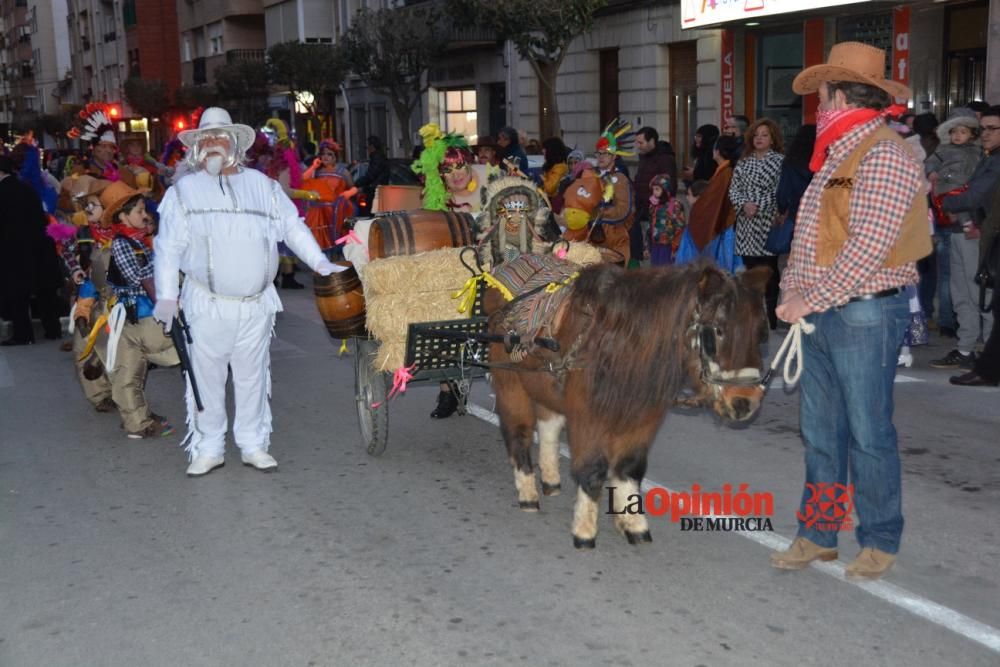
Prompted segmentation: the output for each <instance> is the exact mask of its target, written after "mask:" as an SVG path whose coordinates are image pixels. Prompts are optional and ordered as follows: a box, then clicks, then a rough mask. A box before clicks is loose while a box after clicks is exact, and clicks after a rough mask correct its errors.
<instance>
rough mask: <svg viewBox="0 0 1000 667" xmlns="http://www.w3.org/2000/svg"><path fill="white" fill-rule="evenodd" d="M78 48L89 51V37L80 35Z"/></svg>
mask: <svg viewBox="0 0 1000 667" xmlns="http://www.w3.org/2000/svg"><path fill="white" fill-rule="evenodd" d="M80 50H81V51H90V39H89V38H87V37H81V38H80Z"/></svg>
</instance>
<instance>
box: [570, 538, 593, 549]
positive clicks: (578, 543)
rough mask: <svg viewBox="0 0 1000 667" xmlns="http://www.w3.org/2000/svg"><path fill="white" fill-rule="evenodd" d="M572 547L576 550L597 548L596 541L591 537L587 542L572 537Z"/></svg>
mask: <svg viewBox="0 0 1000 667" xmlns="http://www.w3.org/2000/svg"><path fill="white" fill-rule="evenodd" d="M573 546H574V547H576V548H577V549H593V548H594V547H596V546H597V540H596V539H595V538H593V537H591V538H590V539H589V540H585V539H582V538H579V537H577V536H576V535H574V536H573Z"/></svg>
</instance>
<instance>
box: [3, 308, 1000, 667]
mask: <svg viewBox="0 0 1000 667" xmlns="http://www.w3.org/2000/svg"><path fill="white" fill-rule="evenodd" d="M282 297H283V298H284V299H285V303H286V312H285V313H284V314H283V315H282V316H281V317H280V320H279V324H278V329H277V333H278V338H277V339H276V340H275V341H274V346H273V355H272V359H273V381H274V384H273V386H274V398H273V408H274V426H275V433H274V436H273V445H272V449H271V451H272V453H273V454H274V455H275V457H276V458H277V459H278V461H279V463H280V468H279V470H278V471H277V472H275V473H273V474H261V473H259V472H256V471H254V470H252V469H250V468H246V467H243V466H241V465H239V457H238V453H237V452H236V451H235V449H232V448H231V449H229V450H228V459H227V461H228V463H227V465H226V466H225V467H224V468H222V469H221V470H218V471H216V472H213V473H212V474H210V475H208V476H207V477H204V478H200V479H188V478H186V477H185V476H184V469H185V466H186V459H185V455H184V453H183V451H182V450H181V449H180V448H179V447H178V444H179V442H180V437H179V436H178V435H175V436H172V437H169V438H165V439H160V440H156V441H133V440H128V439H126V438H125V436H124V433H123V432H122V431H121V430H119V426H118V418H117V415H113V414H111V415H100V414H96V413H94V412H93V411H92V410H90V408H89V406H88V405H87V404H86V402H85V401H84V399H83V398H82V395H81V394H80V391H79V388H78V387H77V385H76V384H75V381H74V379H73V376H72V371H71V361H70V355H69V354H68V353H63V352H59V351H58V349H57V347H56V345H55V344H53V343H47V344H38V345H35V346H32V347H27V348H4V349H3V351H2V352H0V666H2V667H39V666H44V667H59V666H73V667H77V666H89V665H95V666H96V665H100V666H107V667H113V666H119V665H121V666H134V665H142V666H143V667H156V666H159V665H164V666H166V665H171V666H175V665H189V666H196V665H262V666H271V665H281V666H284V665H289V666H292V665H302V666H305V665H336V666H340V665H349V666H354V665H386V666H396V665H419V666H439V665H517V664H531V665H572V666H576V665H669V666H673V665H687V666H695V665H835V664H862V665H907V666H911V665H935V666H936V665H997V664H1000V630H998V628H1000V604H998V601H1000V572H998V568H997V563H998V561H1000V540H998V534H997V533H998V527H1000V522H998V520H997V518H996V508H997V506H998V500H1000V466H998V463H1000V449H998V437H997V434H998V431H1000V429H998V426H1000V417H998V405H1000V401H998V399H1000V390H997V389H970V388H956V387H951V386H950V385H948V384H947V377H948V372H946V371H935V370H932V369H929V368H927V367H926V361H927V360H928V359H929V358H932V357H934V356H939V355H940V354H941V353H943V352H945V351H947V348H946V347H944V345H945V343H944V342H942V341H935V344H934V345H932V346H928V347H926V348H921V349H918V350H917V351H916V354H917V364H916V366H917V367H915V368H912V369H907V370H904V371H902V373H901V375H902V376H903V377H902V378H901V381H899V382H898V383H897V385H896V389H897V412H896V414H897V418H896V423H897V426H898V428H899V431H900V448H901V450H902V455H903V465H904V482H903V484H904V487H903V488H904V510H905V514H906V520H907V524H906V531H905V534H904V543H903V547H902V550H901V552H900V555H899V560H898V562H897V565H896V567H895V569H894V570H893V571H892V572H891V573H890V574H889V576H888V577H886V579H885V580H884V582H882V583H879V584H875V585H863V586H859V585H855V584H852V583H849V582H847V581H845V580H844V579H843V576H842V570H843V564H844V563H846V562H849V561H850V560H851V559H852V558H853V557H854V555H855V553H856V551H857V547H856V543H855V540H854V537H853V535H852V534H850V533H846V534H843V535H842V537H841V561H840V563H839V564H836V563H834V564H831V565H826V566H823V567H813V568H809V569H807V570H805V571H801V572H781V571H777V570H773V569H772V568H771V567H770V566H769V565H768V550H769V549H768V546H767V545H769V544H781V543H782V542H783V540H785V539H788V538H790V537H792V536H793V535H794V527H795V519H794V514H795V506H796V504H797V500H798V496H799V494H800V492H801V483H802V475H803V470H802V468H803V464H802V447H801V442H800V439H799V436H798V419H797V400H798V399H797V395H796V394H795V393H786V392H784V391H782V388H781V384H780V382H779V383H777V384H775V385H774V386H773V387H772V390H771V392H770V393H769V395H768V398H767V400H766V402H765V405H764V408H763V411H762V413H761V415H760V417H759V419H758V420H757V421H756V422H755V423H754V424H752V425H751V426H750V427H749V428H746V429H741V430H733V429H729V428H727V427H725V426H722V425H720V424H719V423H718V422H717V421H716V420H714V419H713V418H712V417H711V416H709V415H707V414H701V413H697V414H684V413H674V414H671V415H670V416H669V417H668V419H667V421H666V423H665V424H664V426H663V429H662V430H661V432H660V435H659V437H658V439H657V442H656V445H655V447H654V448H653V452H652V458H651V461H650V466H649V473H648V474H649V478H650V483H651V484H656V485H663V486H666V487H668V488H670V489H678V490H683V489H688V488H690V487H691V485H692V484H694V483H697V484H699V485H701V487H703V488H706V489H720V488H721V487H722V485H723V484H725V483H730V484H733V485H734V486H736V485H738V484H741V483H747V484H748V485H749V487H750V489H752V490H755V491H770V492H772V493H773V494H774V498H775V513H774V517H773V519H772V523H773V527H774V532H773V533H753V534H751V535H748V536H747V535H741V534H736V533H717V532H715V533H710V532H685V531H682V530H681V529H680V527H679V525H678V524H675V523H672V522H671V521H670V520H669V518H666V517H655V518H651V519H650V523H651V528H652V533H653V539H654V541H653V543H652V544H647V545H642V546H630V545H628V544H627V543H626V542H625V540H624V539H622V538H621V537H619V536H618V535H617V533H616V532H615V531H614V529H613V526H612V522H611V517H609V516H606V515H605V516H602V517H601V520H600V523H601V526H600V529H601V532H600V535H599V536H598V543H597V548H596V549H595V550H594V551H587V552H580V551H576V550H574V549H573V547H572V541H571V538H570V533H569V525H570V518H571V512H572V501H573V496H574V489H573V488H572V483H571V482H570V481H569V480H568V475H567V461H566V459H563V460H562V463H563V475H564V492H563V493H562V495H559V496H555V497H550V498H543V499H542V510H541V512H539V513H537V514H531V513H525V512H521V511H519V510H518V509H517V499H516V495H515V491H514V485H513V479H512V475H511V472H510V468H509V465H508V463H507V461H506V456H505V454H504V451H503V446H502V444H501V439H500V435H499V432H498V430H497V429H496V427H495V426H493V425H492V424H491V423H489V421H488V419H489V417H490V415H489V414H488V413H489V409H490V408H491V396H490V393H489V387H488V386H487V385H485V384H484V383H483V382H481V381H480V382H479V383H478V384H477V386H476V388H475V393H474V401H475V403H476V404H477V405H478V406H480V407H481V409H478V410H476V413H477V414H478V415H479V416H478V417H477V416H475V415H467V416H464V417H453V418H451V419H448V420H445V421H443V422H437V421H434V420H431V419H429V418H428V417H427V414H428V413H429V411H430V410H431V408H432V407H433V402H434V398H435V393H436V388H434V387H429V386H418V385H411V388H410V389H409V391H407V392H406V394H405V395H403V396H402V397H400V398H398V399H394V400H393V402H392V404H391V408H390V442H389V447H388V449H387V451H386V453H385V454H384V455H383V456H382V457H381V458H377V459H376V458H371V457H369V456H368V455H367V454H366V453H365V452H364V451H363V450H362V448H361V447H360V444H359V436H358V428H357V423H356V417H355V414H354V402H353V362H352V360H351V359H350V357H344V358H338V357H337V354H336V352H337V346H336V345H334V344H333V343H332V342H331V341H330V340H328V338H327V336H326V333H325V331H324V330H323V329H322V327H321V326H320V325H319V324H318V316H317V315H316V313H315V310H314V308H313V305H312V298H311V294H310V293H309V292H308V291H304V292H297V293H295V292H291V293H290V292H283V294H282ZM777 342H778V341H777V340H774V341H772V345H773V346H776V344H777ZM920 366H922V368H920ZM148 395H149V397H150V400H151V403H152V405H153V407H154V409H155V410H157V411H158V412H160V413H162V414H165V415H167V416H168V417H169V418H171V419H172V420H173V421H174V422H175V423H179V424H182V423H183V405H182V401H181V378H180V375H179V372H178V371H176V370H175V369H163V370H156V371H154V372H152V373H151V374H150V377H149V381H148ZM230 447H232V445H230Z"/></svg>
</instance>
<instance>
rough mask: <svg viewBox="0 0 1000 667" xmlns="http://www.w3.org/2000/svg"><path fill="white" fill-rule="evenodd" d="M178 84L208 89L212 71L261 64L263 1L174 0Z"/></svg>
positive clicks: (263, 45)
mask: <svg viewBox="0 0 1000 667" xmlns="http://www.w3.org/2000/svg"><path fill="white" fill-rule="evenodd" d="M176 3H177V22H178V29H179V32H180V62H181V82H182V83H183V84H185V85H212V84H213V83H214V82H215V70H216V69H217V68H218V67H220V66H222V65H225V64H228V63H232V62H234V61H236V60H252V61H259V62H263V60H264V48H265V37H264V3H263V0H176Z"/></svg>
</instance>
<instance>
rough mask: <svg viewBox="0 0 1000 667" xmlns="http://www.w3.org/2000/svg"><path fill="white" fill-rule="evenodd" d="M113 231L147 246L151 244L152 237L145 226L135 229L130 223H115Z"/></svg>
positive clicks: (149, 246)
mask: <svg viewBox="0 0 1000 667" xmlns="http://www.w3.org/2000/svg"><path fill="white" fill-rule="evenodd" d="M114 227H115V233H116V234H121V235H122V236H127V237H129V238H130V239H132V240H133V241H138V242H139V243H141V244H143V245H144V246H146V247H147V248H151V247H152V246H153V238H152V237H151V236H150V235H149V230H148V229H146V228H145V227H143V228H141V229H136V228H135V227H132V226H130V225H123V224H116V225H115V226H114Z"/></svg>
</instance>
